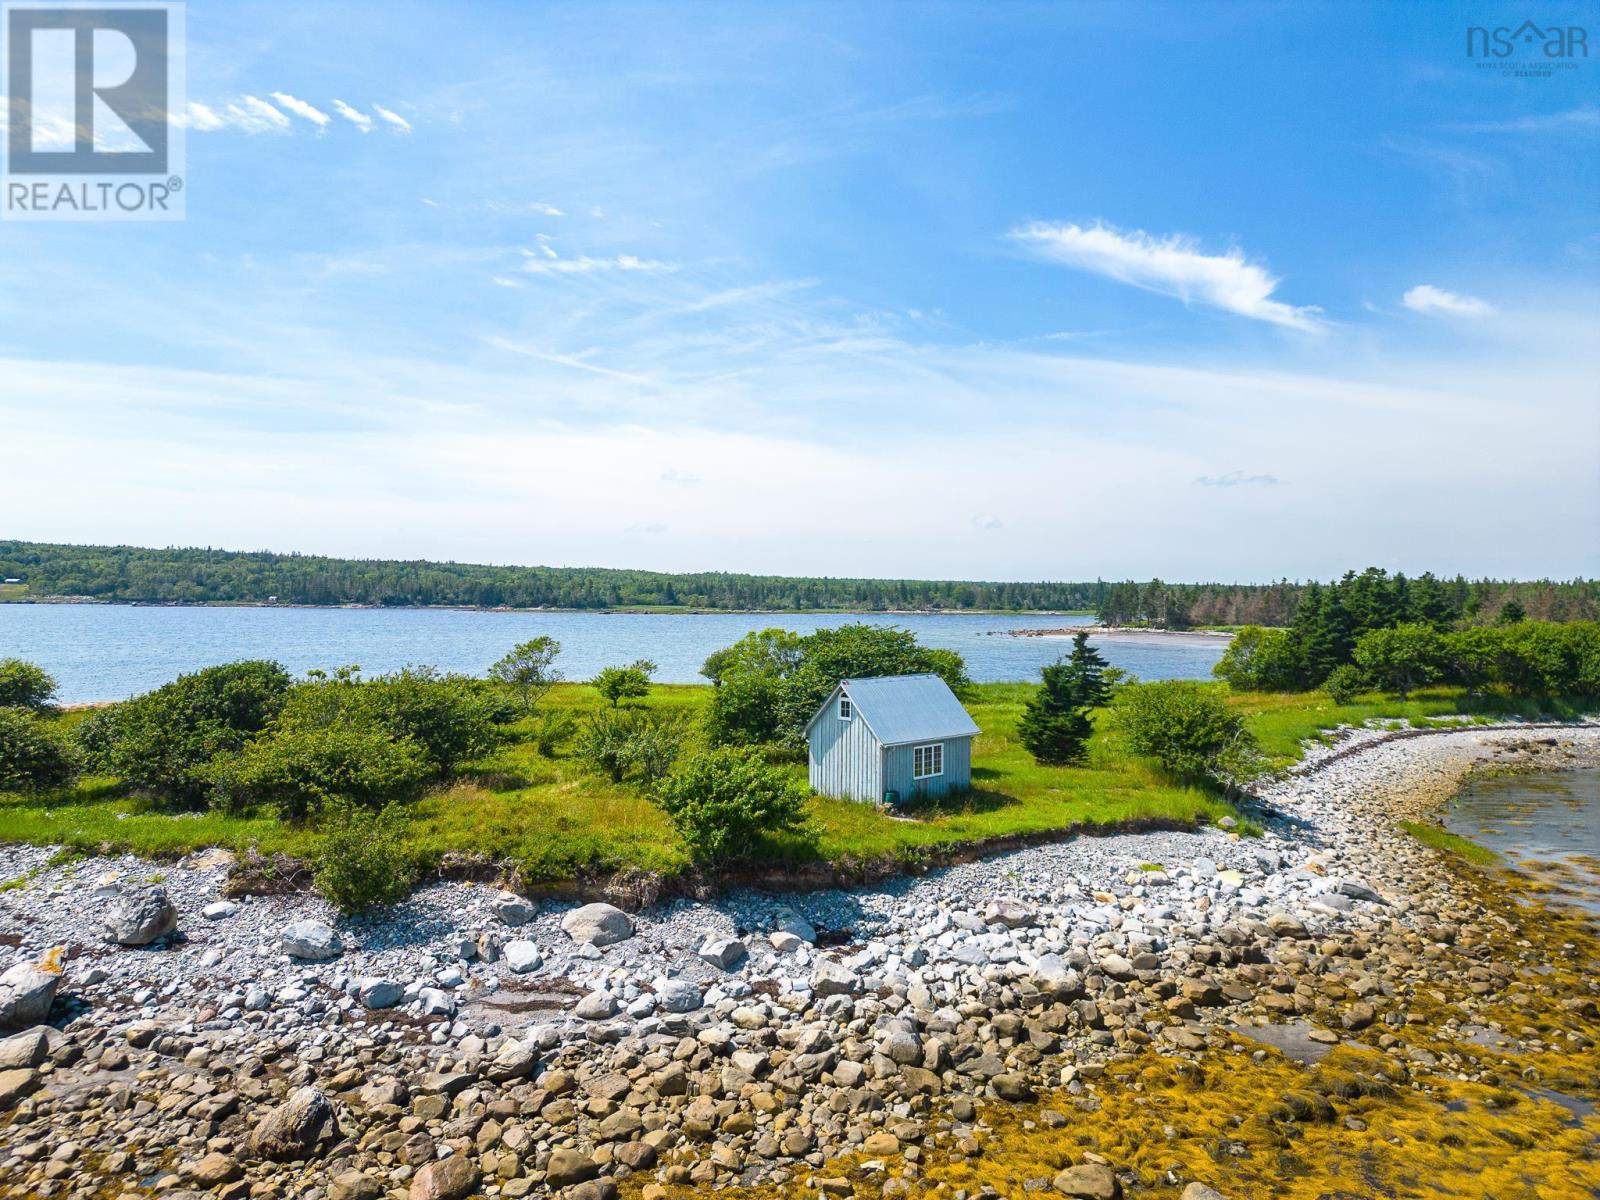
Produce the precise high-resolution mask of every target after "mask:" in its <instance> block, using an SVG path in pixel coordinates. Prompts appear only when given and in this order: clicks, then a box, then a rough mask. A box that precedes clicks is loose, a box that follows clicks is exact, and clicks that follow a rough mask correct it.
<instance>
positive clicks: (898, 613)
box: [0, 596, 1094, 634]
mask: <svg viewBox="0 0 1600 1200" xmlns="http://www.w3.org/2000/svg"><path fill="white" fill-rule="evenodd" d="M8 604H17V605H22V604H40V605H53V606H67V607H70V606H75V605H89V606H94V607H99V608H183V609H192V608H293V609H315V610H319V611H339V610H343V609H353V610H357V611H362V612H477V613H593V614H594V615H596V616H658V617H714V616H731V617H737V616H744V617H826V616H841V617H872V616H879V617H1088V616H1093V615H1094V614H1093V613H1090V612H1086V611H1083V610H1081V609H1070V608H1065V609H1063V608H1039V609H1031V608H1030V609H1020V610H1019V609H1015V608H689V607H673V606H670V605H647V604H645V605H622V606H620V607H617V608H561V607H558V606H555V605H541V606H538V607H534V608H517V607H513V606H510V605H484V604H358V603H348V604H293V603H280V602H277V601H267V600H203V601H199V602H197V603H185V602H183V601H179V600H102V599H99V598H98V597H95V596H26V597H18V598H16V599H13V600H0V608H3V607H4V606H6V605H8ZM1076 628H1078V627H1077V626H1074V627H1073V628H1072V629H1069V630H1068V633H1069V634H1070V633H1071V632H1073V630H1075V629H1076ZM1025 632H1032V631H1025ZM1057 632H1059V631H1057Z"/></svg>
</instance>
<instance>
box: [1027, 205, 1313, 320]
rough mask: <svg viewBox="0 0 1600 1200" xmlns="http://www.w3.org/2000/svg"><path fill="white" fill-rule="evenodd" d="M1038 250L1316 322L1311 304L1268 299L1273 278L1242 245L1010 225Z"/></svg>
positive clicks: (1074, 263)
mask: <svg viewBox="0 0 1600 1200" xmlns="http://www.w3.org/2000/svg"><path fill="white" fill-rule="evenodd" d="M1011 236H1012V237H1013V238H1015V239H1016V240H1017V241H1019V242H1022V243H1023V244H1025V245H1027V246H1028V247H1029V248H1030V249H1032V250H1033V251H1034V253H1036V254H1038V255H1039V256H1040V257H1041V258H1044V259H1047V260H1049V261H1051V262H1057V263H1061V264H1062V265H1064V266H1068V267H1075V268H1077V269H1078V270H1080V271H1089V272H1092V273H1093V274H1096V275H1104V276H1107V277H1108V278H1111V279H1115V280H1117V281H1119V282H1121V283H1127V284H1131V285H1133V286H1134V287H1139V288H1144V289H1146V290H1147V291H1152V292H1159V293H1160V294H1162V295H1164V296H1175V297H1177V298H1178V299H1181V300H1183V301H1185V302H1186V303H1187V302H1191V301H1193V302H1195V303H1199V304H1206V305H1210V306H1211V307H1213V308H1220V309H1224V310H1226V311H1227V312H1233V313H1238V314H1239V315H1240V316H1245V317H1253V318H1255V319H1256V320H1259V321H1270V322H1272V323H1273V324H1275V325H1286V326H1288V327H1290V328H1292V329H1316V328H1318V327H1319V325H1320V322H1319V321H1318V320H1317V316H1318V314H1319V313H1320V312H1321V311H1322V310H1321V309H1318V308H1312V307H1302V306H1295V305H1290V304H1285V303H1283V302H1282V301H1280V300H1274V299H1272V294H1273V292H1274V291H1276V290H1277V287H1278V279H1277V278H1276V277H1275V276H1273V275H1270V274H1268V273H1267V271H1266V270H1265V269H1264V268H1263V267H1261V266H1258V265H1257V264H1255V263H1252V262H1248V261H1246V259H1245V257H1244V254H1243V252H1242V251H1240V250H1238V249H1233V250H1230V251H1228V252H1227V253H1226V254H1205V253H1203V252H1201V250H1200V249H1199V248H1198V246H1197V244H1196V243H1195V241H1194V240H1193V239H1192V238H1187V237H1183V236H1181V235H1179V234H1170V235H1168V236H1166V237H1160V238H1158V237H1152V236H1151V235H1150V234H1147V233H1144V232H1143V231H1141V230H1133V231H1131V232H1128V233H1124V232H1122V231H1121V230H1118V229H1115V228H1113V227H1111V226H1109V225H1104V224H1095V225H1091V226H1087V227H1085V226H1082V225H1074V224H1062V223H1054V222H1047V221H1034V222H1032V223H1030V224H1028V225H1024V226H1021V227H1020V228H1017V229H1014V230H1012V231H1011Z"/></svg>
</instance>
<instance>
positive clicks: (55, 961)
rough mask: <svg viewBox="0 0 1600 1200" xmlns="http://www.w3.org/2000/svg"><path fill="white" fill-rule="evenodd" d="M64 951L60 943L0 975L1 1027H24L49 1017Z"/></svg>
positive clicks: (39, 1023) (39, 1022)
mask: <svg viewBox="0 0 1600 1200" xmlns="http://www.w3.org/2000/svg"><path fill="white" fill-rule="evenodd" d="M65 952H66V947H64V946H57V947H56V948H55V949H53V950H51V951H49V952H48V953H47V954H46V955H45V956H44V957H43V958H41V959H40V960H39V961H38V962H36V963H17V964H16V966H14V967H12V968H10V969H9V970H8V971H6V973H5V974H4V975H0V1029H23V1028H26V1027H27V1026H29V1025H42V1024H44V1023H45V1021H46V1020H48V1019H49V1017H50V1005H51V1004H53V1003H54V1002H55V998H56V988H57V987H59V986H60V985H61V956H62V955H63V954H64V953H65Z"/></svg>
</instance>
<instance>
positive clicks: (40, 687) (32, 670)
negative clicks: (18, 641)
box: [0, 658, 56, 710]
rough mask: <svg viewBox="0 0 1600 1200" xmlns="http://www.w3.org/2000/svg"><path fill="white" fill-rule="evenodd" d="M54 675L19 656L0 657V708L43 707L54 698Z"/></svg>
mask: <svg viewBox="0 0 1600 1200" xmlns="http://www.w3.org/2000/svg"><path fill="white" fill-rule="evenodd" d="M55 695H56V680H55V676H53V675H51V674H50V672H48V671H46V670H45V669H44V668H43V667H40V666H35V665H34V664H33V663H31V662H24V661H23V660H22V659H20V658H0V708H31V709H35V710H37V709H41V708H44V707H45V706H46V705H47V704H49V703H50V701H52V700H54V699H55Z"/></svg>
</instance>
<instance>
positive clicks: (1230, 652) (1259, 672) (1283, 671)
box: [1211, 625, 1305, 692]
mask: <svg viewBox="0 0 1600 1200" xmlns="http://www.w3.org/2000/svg"><path fill="white" fill-rule="evenodd" d="M1211 673H1212V674H1213V675H1215V676H1216V677H1217V678H1218V679H1222V680H1225V681H1226V682H1227V684H1228V686H1229V687H1231V688H1232V689H1233V690H1234V691H1236V692H1289V691H1294V690H1296V689H1297V688H1298V687H1299V686H1300V684H1301V682H1302V679H1303V677H1304V674H1305V672H1304V670H1303V669H1302V666H1301V663H1300V657H1299V655H1298V654H1297V653H1296V649H1295V643H1294V640H1293V639H1292V638H1291V637H1290V636H1289V631H1288V630H1287V629H1263V628H1262V627H1261V626H1259V625H1246V626H1245V627H1244V628H1243V629H1241V630H1239V632H1238V633H1236V634H1234V635H1233V638H1232V640H1231V641H1229V642H1228V648H1227V649H1226V650H1224V651H1223V652H1222V657H1221V658H1220V659H1218V660H1217V664H1216V666H1214V667H1212V668H1211Z"/></svg>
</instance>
